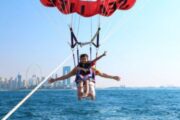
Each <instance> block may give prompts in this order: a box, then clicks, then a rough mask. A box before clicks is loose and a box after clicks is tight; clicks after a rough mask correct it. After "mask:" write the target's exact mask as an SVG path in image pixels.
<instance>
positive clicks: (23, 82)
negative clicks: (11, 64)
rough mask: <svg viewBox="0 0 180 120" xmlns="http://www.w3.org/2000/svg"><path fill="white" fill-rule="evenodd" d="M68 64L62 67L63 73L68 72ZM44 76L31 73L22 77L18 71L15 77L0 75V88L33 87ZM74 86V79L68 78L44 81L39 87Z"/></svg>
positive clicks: (17, 88)
mask: <svg viewBox="0 0 180 120" xmlns="http://www.w3.org/2000/svg"><path fill="white" fill-rule="evenodd" d="M70 70H71V67H70V66H64V67H63V75H65V74H67V73H68V72H70ZM57 77H59V76H58V75H57V74H55V75H54V78H57ZM44 79H45V77H43V76H37V75H36V74H33V75H32V76H31V77H30V78H27V79H22V75H21V74H20V73H18V74H17V75H16V77H10V78H2V77H0V90H1V89H2V90H3V89H4V90H20V89H33V88H34V87H35V86H37V85H38V84H39V83H40V82H41V81H43V80H44ZM74 86H75V83H74V81H71V78H68V79H66V80H63V81H58V82H55V83H52V84H49V83H48V82H46V83H45V84H44V85H43V86H42V87H41V88H43V89H50V88H51V89H54V88H55V89H70V88H71V89H72V88H73V87H74Z"/></svg>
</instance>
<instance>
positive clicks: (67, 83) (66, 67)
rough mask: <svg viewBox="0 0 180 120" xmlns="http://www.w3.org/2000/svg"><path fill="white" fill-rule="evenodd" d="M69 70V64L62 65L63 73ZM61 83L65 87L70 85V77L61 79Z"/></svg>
mask: <svg viewBox="0 0 180 120" xmlns="http://www.w3.org/2000/svg"><path fill="white" fill-rule="evenodd" d="M70 70H71V67H70V66H64V67H63V75H65V74H67V73H69V72H70ZM63 85H64V86H66V87H70V85H71V78H68V79H66V80H64V81H63Z"/></svg>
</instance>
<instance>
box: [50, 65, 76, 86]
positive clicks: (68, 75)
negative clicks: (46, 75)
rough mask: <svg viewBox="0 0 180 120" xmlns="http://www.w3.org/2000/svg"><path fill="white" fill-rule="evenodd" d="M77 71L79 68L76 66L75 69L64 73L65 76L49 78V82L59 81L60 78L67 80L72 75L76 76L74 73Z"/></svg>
mask: <svg viewBox="0 0 180 120" xmlns="http://www.w3.org/2000/svg"><path fill="white" fill-rule="evenodd" d="M76 71H77V68H74V69H73V70H72V71H71V72H69V73H68V74H66V75H63V76H61V77H58V78H56V79H53V78H51V79H49V80H48V82H49V83H53V82H56V81H59V80H66V79H67V78H70V77H72V76H74V75H75V74H76Z"/></svg>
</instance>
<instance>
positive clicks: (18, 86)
mask: <svg viewBox="0 0 180 120" xmlns="http://www.w3.org/2000/svg"><path fill="white" fill-rule="evenodd" d="M21 87H22V76H21V75H20V74H19V73H18V75H17V88H21Z"/></svg>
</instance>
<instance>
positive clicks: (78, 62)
mask: <svg viewBox="0 0 180 120" xmlns="http://www.w3.org/2000/svg"><path fill="white" fill-rule="evenodd" d="M79 62H80V61H79V47H78V45H77V64H79Z"/></svg>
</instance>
